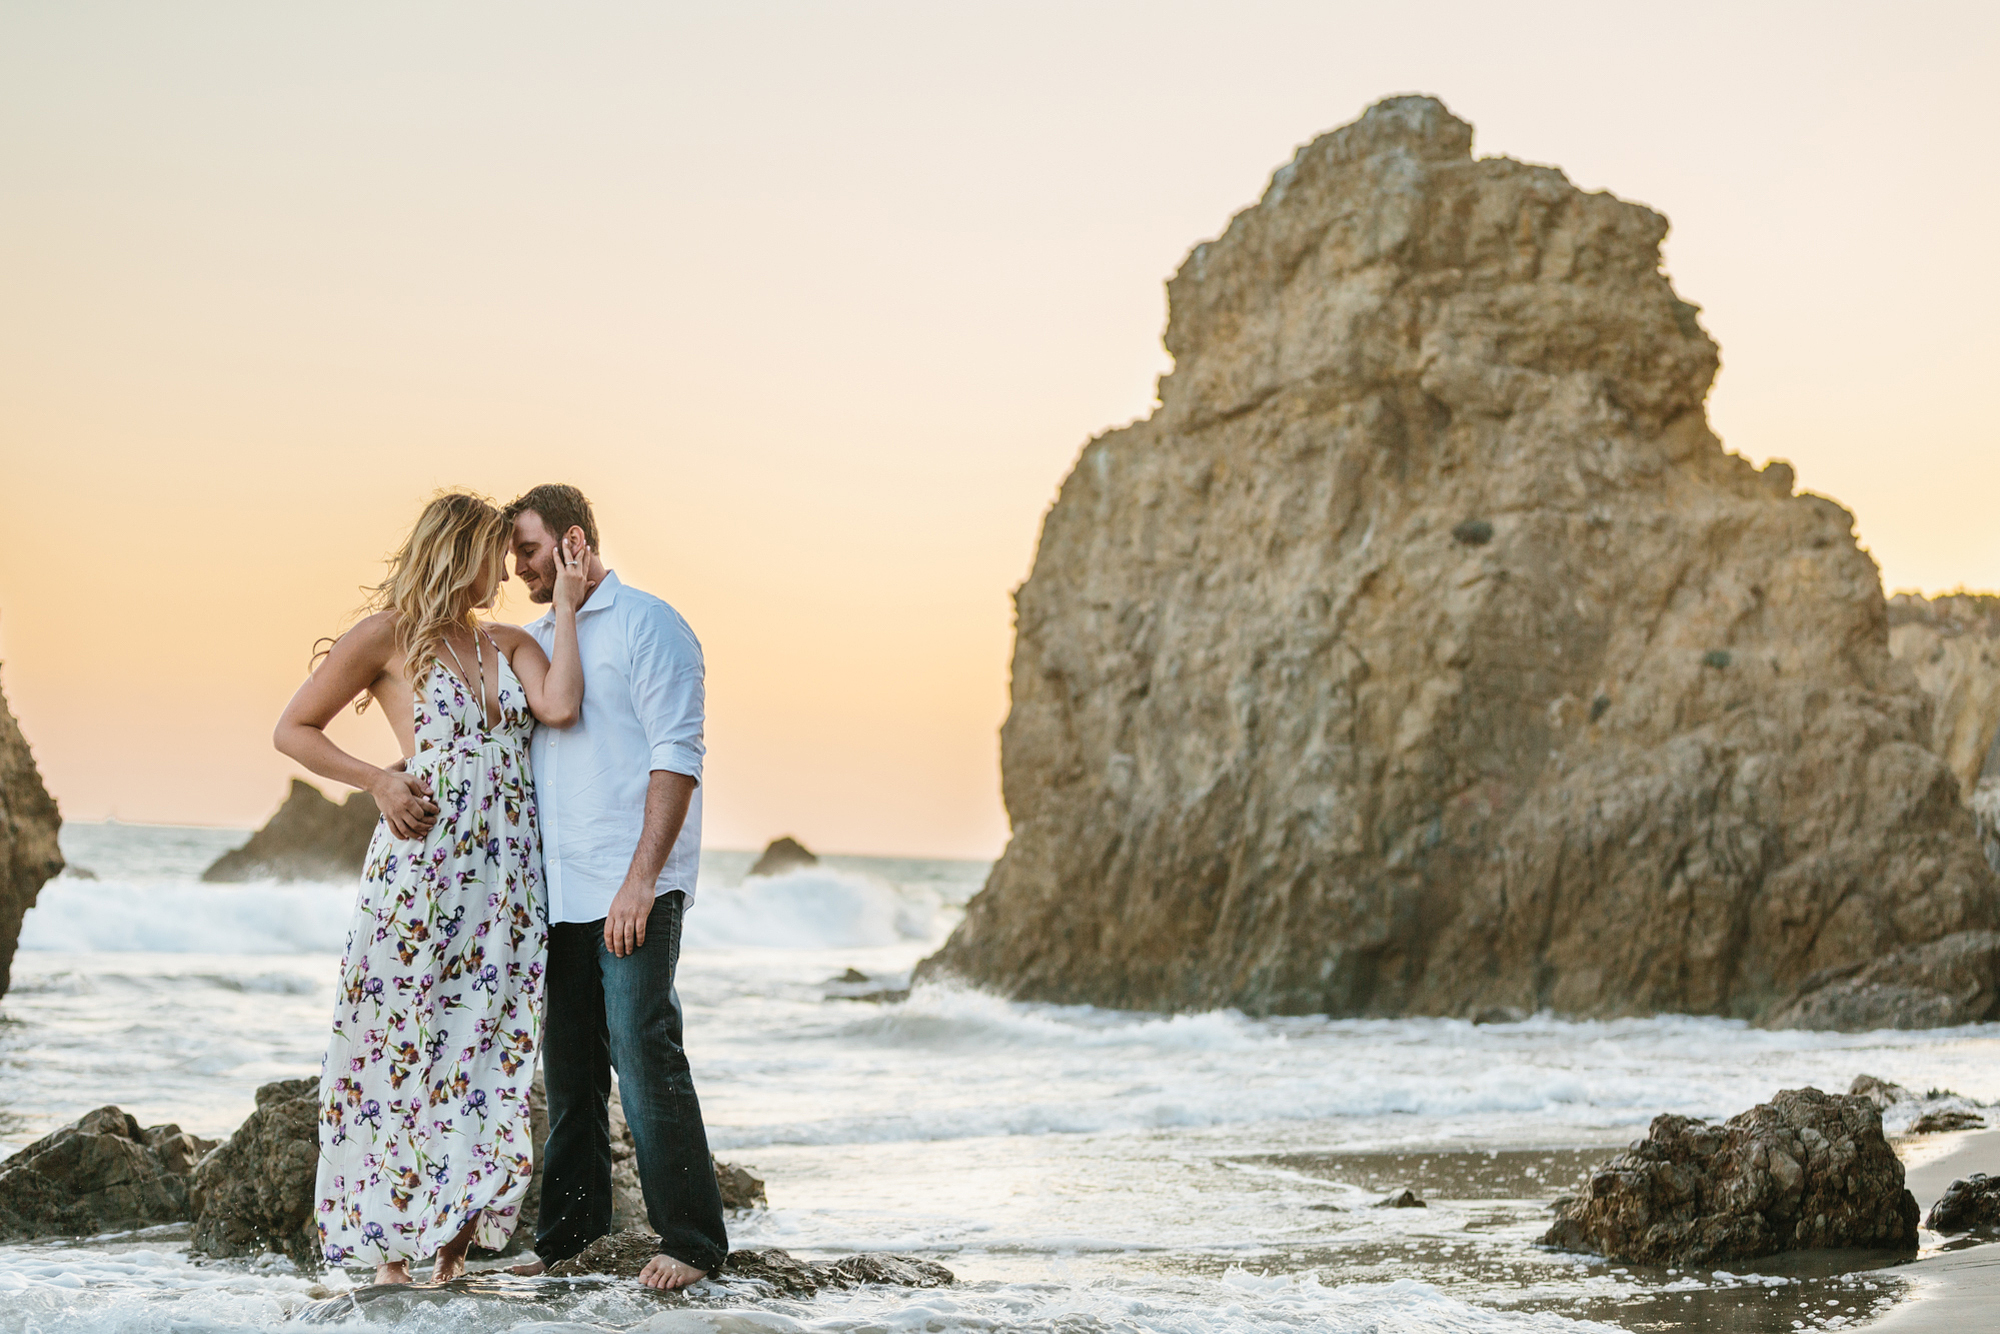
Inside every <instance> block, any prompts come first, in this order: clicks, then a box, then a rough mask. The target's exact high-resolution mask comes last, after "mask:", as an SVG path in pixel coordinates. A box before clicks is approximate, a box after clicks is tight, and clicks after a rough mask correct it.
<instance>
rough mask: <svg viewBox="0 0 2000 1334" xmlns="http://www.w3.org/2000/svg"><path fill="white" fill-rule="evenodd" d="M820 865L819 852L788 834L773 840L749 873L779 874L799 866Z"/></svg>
mask: <svg viewBox="0 0 2000 1334" xmlns="http://www.w3.org/2000/svg"><path fill="white" fill-rule="evenodd" d="M818 865H819V854H818V853H816V852H814V851H812V850H811V849H810V848H808V847H806V845H805V844H803V843H801V842H799V841H798V840H797V839H795V838H793V837H791V836H790V835H789V834H787V835H786V836H785V837H783V838H774V839H772V840H771V842H770V845H769V846H767V847H766V848H765V849H764V853H763V855H762V856H760V857H759V858H757V864H756V865H755V866H752V867H751V868H750V871H749V874H751V875H777V874H779V873H780V872H783V871H789V870H792V869H793V868H795V867H799V866H818Z"/></svg>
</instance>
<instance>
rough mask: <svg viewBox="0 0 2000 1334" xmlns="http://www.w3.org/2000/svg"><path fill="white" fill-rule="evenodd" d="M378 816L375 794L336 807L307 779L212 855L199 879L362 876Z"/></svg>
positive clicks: (351, 797) (352, 797) (352, 796)
mask: <svg viewBox="0 0 2000 1334" xmlns="http://www.w3.org/2000/svg"><path fill="white" fill-rule="evenodd" d="M380 818H381V812H380V811H379V810H378V809H376V806H375V798H373V797H371V796H369V795H368V794H367V793H366V792H352V793H349V794H348V797H347V800H346V802H344V803H342V804H340V805H335V804H334V803H333V802H331V801H329V800H327V798H326V796H325V795H324V794H323V793H321V792H320V790H319V789H318V788H316V787H314V786H313V785H312V784H311V783H308V782H305V781H304V780H303V779H298V778H294V779H293V780H292V790H291V791H290V792H289V793H288V794H286V797H285V802H284V805H282V806H280V807H278V812H277V814H275V815H273V816H272V817H271V818H270V820H269V821H268V822H266V823H265V825H264V827H263V828H262V829H259V830H258V831H257V832H256V833H254V834H252V835H251V836H250V841H249V842H248V843H245V844H244V845H243V846H242V847H240V848H234V849H231V850H230V851H228V852H225V853H223V854H222V855H221V856H220V857H217V858H216V859H215V863H214V865H212V866H210V867H209V868H208V869H207V870H206V871H203V872H202V873H201V878H202V879H203V880H221V881H240V880H349V879H352V878H354V877H356V876H358V875H360V874H361V864H362V862H363V861H365V860H366V859H367V856H368V841H369V840H370V839H372V838H374V837H375V824H376V821H377V820H379V819H380Z"/></svg>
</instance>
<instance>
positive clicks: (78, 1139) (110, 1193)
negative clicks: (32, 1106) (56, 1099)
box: [0, 1107, 215, 1241]
mask: <svg viewBox="0 0 2000 1334" xmlns="http://www.w3.org/2000/svg"><path fill="white" fill-rule="evenodd" d="M213 1147H215V1146H214V1144H213V1143H212V1142H211V1141H208V1140H203V1139H197V1138H196V1137H195V1136H193V1135H188V1134H185V1133H183V1132H182V1130H181V1128H180V1127H179V1126H174V1125H166V1126H153V1127H150V1128H149V1129H145V1130H141V1129H140V1128H139V1123H138V1122H137V1121H135V1120H133V1119H132V1117H131V1116H130V1115H129V1114H128V1113H126V1112H124V1111H121V1110H120V1109H118V1108H116V1107H100V1108H98V1109H97V1110H96V1111H94V1112H91V1113H90V1114H89V1115H87V1116H84V1117H82V1118H80V1119H79V1120H76V1121H74V1122H71V1123H70V1124H69V1125H66V1126H64V1127H63V1128H62V1129H60V1130H58V1131H56V1132H55V1133H54V1134H51V1135H45V1136H43V1137H42V1138H41V1139H38V1140H36V1141H35V1142H34V1143H33V1144H30V1145H29V1146H28V1147H27V1148H25V1149H23V1150H21V1151H20V1152H19V1153H17V1154H15V1155H14V1156H13V1157H11V1158H9V1159H7V1161H6V1162H4V1163H0V1240H8V1241H15V1240H25V1239H27V1238H31V1237H65V1236H66V1237H83V1236H90V1235H92V1234H94V1233H98V1232H108V1231H112V1230H115V1229H119V1228H129V1227H149V1226H152V1225H154V1224H158V1223H178V1222H181V1221H183V1220H185V1219H186V1218H187V1216H188V1181H187V1174H188V1169H189V1167H190V1166H192V1163H193V1160H194V1159H195V1158H198V1157H200V1156H201V1155H202V1154H203V1153H205V1152H207V1151H208V1150H209V1149H211V1148H213Z"/></svg>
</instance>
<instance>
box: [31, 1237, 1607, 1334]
mask: <svg viewBox="0 0 2000 1334" xmlns="http://www.w3.org/2000/svg"><path fill="white" fill-rule="evenodd" d="M330 1281H331V1283H332V1285H333V1290H334V1291H333V1294H332V1295H338V1293H339V1292H340V1291H342V1290H344V1289H345V1288H346V1287H347V1283H346V1281H345V1279H344V1278H343V1277H342V1276H339V1275H335V1276H332V1278H331V1280H330ZM324 1282H325V1281H322V1282H321V1283H315V1282H314V1281H313V1280H310V1279H307V1278H305V1277H304V1276H301V1275H300V1274H298V1273H297V1272H296V1271H294V1270H292V1269H291V1267H290V1266H289V1265H286V1264H283V1263H282V1262H281V1263H277V1264H270V1263H266V1264H261V1265H242V1264H240V1263H239V1264H223V1265H211V1266H196V1265H193V1264H191V1263H189V1262H188V1259H187V1256H186V1254H185V1252H184V1250H183V1249H182V1248H181V1246H180V1245H179V1244H177V1243H171V1242H170V1243H165V1244H160V1243H154V1244H149V1245H138V1246H133V1245H126V1244H117V1243H99V1245H98V1247H92V1246H88V1245H84V1246H63V1247H50V1246H34V1247H8V1248H0V1334H30V1332H31V1331H34V1332H37V1334H106V1332H108V1331H112V1330H117V1331H121V1332H125V1331H147V1332H150V1331H160V1334H166V1332H167V1331H174V1332H175V1334H210V1332H213V1334H224V1332H229V1334H234V1331H249V1330H261V1329H270V1328H273V1327H275V1326H278V1325H280V1324H283V1323H286V1322H288V1321H290V1320H291V1319H292V1318H294V1317H295V1316H297V1315H298V1314H299V1313H300V1312H301V1311H304V1310H305V1309H306V1308H308V1307H309V1306H311V1305H313V1304H314V1303H315V1302H317V1301H323V1300H325V1299H326V1298H327V1297H328V1296H329V1295H330V1294H329V1291H328V1288H327V1287H326V1286H324ZM482 1287H483V1290H476V1291H474V1292H472V1293H469V1294H465V1295H447V1294H443V1293H436V1294H432V1293H426V1292H423V1291H422V1290H406V1291H405V1292H403V1293H399V1294H393V1295H387V1296H382V1297H379V1298H377V1299H376V1300H373V1301H370V1302H367V1303H365V1304H364V1305H363V1306H362V1308H361V1310H360V1312H359V1313H358V1314H350V1315H348V1316H346V1317H345V1318H343V1319H340V1320H338V1322H337V1325H336V1327H337V1328H341V1329H349V1330H390V1329H394V1330H405V1331H407V1330H411V1329H421V1330H424V1331H429V1332H430V1334H461V1332H462V1334H476V1332H483V1331H487V1330H514V1331H519V1332H520V1334H557V1332H558V1331H561V1332H562V1334H600V1332H604V1331H627V1332H629V1334H808V1332H811V1334H838V1332H839V1331H850V1330H854V1329H857V1328H865V1329H870V1330H880V1331H885V1332H886V1334H991V1331H994V1330H998V1329H1006V1330H1010V1331H1019V1332H1020V1334H1099V1332H1100V1331H1101V1332H1102V1334H1115V1332H1116V1331H1130V1330H1140V1329H1143V1330H1147V1331H1155V1332H1157V1334H1301V1332H1302V1331H1316V1332H1324V1334H1350V1332H1351V1334H1363V1332H1364V1331H1367V1332H1369V1334H1611V1327H1609V1326H1605V1325H1600V1324H1597V1323H1594V1322H1590V1321H1582V1320H1575V1319H1571V1318H1568V1317H1566V1316H1562V1315H1558V1314H1554V1313H1549V1312H1538V1313H1522V1312H1516V1311H1510V1310H1506V1309H1495V1308H1491V1307H1481V1306H1475V1305H1472V1304H1470V1303H1467V1302H1465V1301H1462V1300H1460V1299H1458V1298H1455V1297H1452V1296H1449V1295H1447V1294H1445V1293H1443V1292H1440V1291H1439V1290H1438V1289H1437V1288H1436V1287H1434V1286H1431V1285H1429V1284H1425V1283H1419V1282H1414V1281H1410V1280H1399V1281H1396V1282H1390V1283H1356V1284H1342V1285H1327V1284H1323V1283H1321V1282H1320V1280H1319V1279H1318V1278H1317V1276H1315V1275H1313V1274H1311V1273H1307V1274H1293V1275H1276V1276H1272V1275H1265V1274H1260V1273H1256V1272H1252V1271H1250V1270H1246V1269H1242V1268H1231V1269H1229V1270H1228V1271H1226V1272H1225V1273H1224V1274H1223V1275H1222V1276H1221V1277H1220V1278H1219V1279H1181V1280H1174V1281H1170V1282H1167V1283H1138V1282H1131V1281H1116V1280H1114V1281H1110V1282H1100V1283H1094V1284H1089V1285H1073V1284H1068V1283H1062V1282H1051V1281H1043V1282H1026V1283H1022V1282H1012V1283H983V1284H978V1285H976V1286H971V1287H964V1286H961V1287H956V1288H948V1289H940V1290H932V1291H921V1290H917V1291H910V1290H898V1289H892V1288H872V1289H862V1290H856V1291H848V1292H826V1293H823V1294H821V1295H820V1296H819V1297H818V1298H817V1299H815V1300H814V1301H813V1302H812V1303H810V1304H809V1305H801V1304H798V1303H790V1302H787V1303H784V1309H783V1310H773V1309H770V1308H769V1307H767V1306H763V1305H758V1304H752V1303H750V1302H746V1303H745V1304H744V1305H740V1306H730V1307H725V1308H720V1309H717V1308H709V1309H682V1310H665V1311H663V1310H660V1308H659V1306H658V1304H657V1303H656V1302H654V1301H652V1300H649V1299H648V1295H647V1294H644V1293H643V1292H641V1291H640V1290H638V1289H637V1288H636V1287H635V1286H631V1285H619V1286H617V1287H612V1288H603V1287H585V1288H583V1289H580V1290H579V1289H573V1288H571V1286H570V1285H568V1284H566V1283H553V1282H535V1281H519V1280H509V1279H505V1278H499V1279H489V1280H487V1282H486V1283H485V1284H483V1285H482ZM747 1291H748V1290H746V1295H747ZM739 1300H741V1299H740V1298H739Z"/></svg>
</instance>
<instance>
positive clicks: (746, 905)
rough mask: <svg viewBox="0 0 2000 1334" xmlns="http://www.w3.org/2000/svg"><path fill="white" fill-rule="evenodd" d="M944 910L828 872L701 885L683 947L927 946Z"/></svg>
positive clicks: (809, 870) (882, 884) (917, 893)
mask: <svg viewBox="0 0 2000 1334" xmlns="http://www.w3.org/2000/svg"><path fill="white" fill-rule="evenodd" d="M942 907H943V903H942V901H941V900H940V897H939V895H938V894H937V892H936V891H935V890H933V889H930V888H929V887H927V886H922V885H910V886H904V885H895V884H891V883H890V882H888V881H886V880H882V879H880V878H878V877H875V876H871V875H865V874H861V873H858V872H854V871H842V870H834V869H831V868H828V867H825V866H809V867H800V868H798V869H796V870H791V871H787V872H785V873H784V874H782V875H774V876H750V877H748V878H746V879H745V880H743V881H742V883H740V884H735V885H727V884H723V885H714V884H709V883H707V882H704V883H703V884H702V885H701V886H700V888H699V891H698V893H697V895H696V898H695V902H694V906H693V907H691V908H690V909H689V910H688V914H687V919H686V923H685V925H684V926H683V928H682V935H681V942H682V944H683V945H684V946H686V947H687V948H690V949H779V950H809V949H866V948H869V947H872V946H881V945H898V944H902V943H903V942H905V941H913V940H918V941H920V940H928V939H930V938H931V936H932V935H933V934H934V933H935V931H936V927H937V925H938V920H939V913H940V910H941V909H942Z"/></svg>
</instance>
